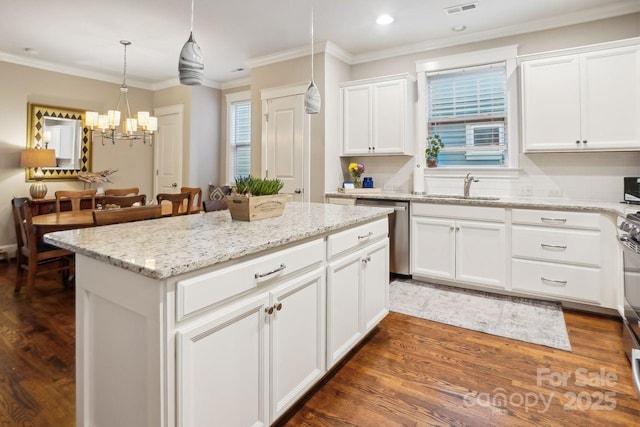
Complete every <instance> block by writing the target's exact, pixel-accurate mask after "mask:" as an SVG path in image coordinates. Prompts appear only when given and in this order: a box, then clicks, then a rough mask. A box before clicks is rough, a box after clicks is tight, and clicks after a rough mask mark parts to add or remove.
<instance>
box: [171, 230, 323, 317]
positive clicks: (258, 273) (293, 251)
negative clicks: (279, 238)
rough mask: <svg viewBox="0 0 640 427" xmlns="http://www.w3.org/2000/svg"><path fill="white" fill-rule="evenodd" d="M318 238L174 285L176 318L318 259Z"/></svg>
mask: <svg viewBox="0 0 640 427" xmlns="http://www.w3.org/2000/svg"><path fill="white" fill-rule="evenodd" d="M323 251H324V244H323V240H322V239H318V240H314V241H312V242H308V243H304V244H302V245H298V246H294V247H292V248H289V249H284V250H281V251H278V252H275V253H272V254H269V255H264V256H262V257H259V258H256V259H253V260H250V261H245V262H242V263H239V264H235V265H232V266H230V267H226V268H222V269H220V270H216V271H212V272H210V273H205V274H202V275H200V276H196V277H191V278H189V279H185V280H180V281H178V283H177V284H176V294H177V295H176V299H177V301H176V310H177V318H178V321H179V320H181V319H182V318H183V317H185V316H188V315H189V314H191V313H194V312H195V311H198V310H201V309H203V308H205V307H208V306H211V305H214V304H217V303H220V302H222V301H225V300H228V299H229V298H232V297H234V296H236V295H240V294H242V293H245V292H248V291H251V290H253V289H256V288H257V287H258V285H260V284H261V283H266V282H269V281H271V280H273V279H276V278H282V277H285V276H288V275H290V274H292V273H295V272H296V271H299V270H302V269H304V268H306V267H309V266H311V265H314V264H316V263H320V262H322V259H323Z"/></svg>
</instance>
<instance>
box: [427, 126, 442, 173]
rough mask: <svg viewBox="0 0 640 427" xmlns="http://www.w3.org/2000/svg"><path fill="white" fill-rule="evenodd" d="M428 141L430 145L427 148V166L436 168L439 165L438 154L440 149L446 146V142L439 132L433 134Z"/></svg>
mask: <svg viewBox="0 0 640 427" xmlns="http://www.w3.org/2000/svg"><path fill="white" fill-rule="evenodd" d="M427 142H428V143H429V146H428V147H427V149H426V150H425V154H426V156H427V167H429V168H435V167H437V166H438V155H439V154H440V150H441V149H442V148H444V142H442V139H440V135H438V134H435V135H433V136H431V137H430V138H429V139H428V141H427Z"/></svg>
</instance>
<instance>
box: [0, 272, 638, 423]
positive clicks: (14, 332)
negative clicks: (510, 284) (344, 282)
mask: <svg viewBox="0 0 640 427" xmlns="http://www.w3.org/2000/svg"><path fill="white" fill-rule="evenodd" d="M14 277H15V264H13V263H11V264H8V263H6V262H0V426H52V427H59V426H73V425H75V404H74V401H75V385H74V375H75V372H74V369H75V367H74V329H75V328H74V323H75V322H74V291H73V290H69V289H65V288H63V287H62V285H61V284H60V283H58V282H57V281H56V280H55V277H52V278H47V277H45V278H42V277H39V278H38V279H37V283H36V291H35V293H34V296H33V300H32V301H31V302H28V301H26V300H25V299H24V297H23V296H18V297H16V296H14V295H13V280H14ZM565 320H566V323H567V327H568V331H569V339H570V341H571V345H572V348H573V351H572V352H565V351H561V350H554V349H550V348H547V347H542V346H538V345H534V344H528V343H524V342H520V341H514V340H509V339H506V338H500V337H496V336H492V335H486V334H483V333H479V332H473V331H469V330H465V329H460V328H455V327H450V326H446V325H442V324H438V323H434V322H430V321H426V320H422V319H416V318H412V317H408V316H404V315H401V314H396V313H391V314H390V315H389V316H387V318H386V319H385V320H384V321H383V322H382V323H381V325H380V327H379V328H378V329H377V330H376V331H375V333H374V334H373V335H372V336H371V337H370V339H369V340H368V341H367V342H366V343H365V344H364V345H362V346H360V347H359V348H358V349H357V350H356V351H354V352H353V353H352V355H351V357H350V358H349V359H347V360H345V361H343V362H342V363H341V365H340V367H339V369H338V370H336V371H335V372H334V373H333V374H332V375H331V376H329V377H328V378H327V379H325V380H324V381H323V382H322V384H321V385H320V386H318V387H317V388H316V389H315V390H314V391H313V392H312V393H311V394H310V395H309V396H308V397H307V398H306V399H305V400H304V401H303V402H302V403H301V404H299V405H298V406H297V407H296V408H294V410H292V411H290V413H289V414H288V417H287V418H286V419H284V420H282V421H281V422H280V423H279V424H280V425H286V426H301V425H304V426H393V425H403V426H426V425H474V426H475V425H479V426H481V425H486V426H489V425H490V426H495V425H508V426H520V425H549V426H555V425H562V426H567V425H575V426H588V425H593V426H602V425H607V426H631V425H640V402H638V400H637V399H636V394H635V390H634V389H633V385H632V382H631V369H630V367H629V363H628V361H627V360H626V358H625V356H624V354H623V353H622V339H621V329H620V328H621V325H620V322H619V321H618V320H617V319H614V318H609V317H601V316H595V315H590V314H584V313H579V312H571V311H569V312H565ZM539 370H542V371H540V372H542V373H541V374H538V372H539ZM601 374H603V375H602V377H601ZM589 375H590V376H589ZM587 377H588V381H587V380H586V378H587ZM563 378H564V380H563ZM580 381H582V382H584V383H587V384H586V385H580ZM574 396H575V398H574ZM501 398H502V399H501ZM547 404H548V406H546V405H547ZM565 406H566V407H565Z"/></svg>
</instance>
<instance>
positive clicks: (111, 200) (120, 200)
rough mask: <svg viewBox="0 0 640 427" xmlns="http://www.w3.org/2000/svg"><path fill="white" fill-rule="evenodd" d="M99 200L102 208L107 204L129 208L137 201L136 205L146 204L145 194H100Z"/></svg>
mask: <svg viewBox="0 0 640 427" xmlns="http://www.w3.org/2000/svg"><path fill="white" fill-rule="evenodd" d="M99 200H100V204H101V205H102V208H103V209H104V208H105V206H108V205H115V206H117V207H119V208H130V207H132V206H133V205H134V204H135V203H138V206H145V205H146V204H147V195H146V194H135V195H132V196H102V197H100V199H99Z"/></svg>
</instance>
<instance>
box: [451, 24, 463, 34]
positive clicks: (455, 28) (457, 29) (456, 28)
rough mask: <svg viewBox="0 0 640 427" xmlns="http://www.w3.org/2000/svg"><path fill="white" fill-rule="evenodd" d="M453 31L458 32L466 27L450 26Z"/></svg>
mask: <svg viewBox="0 0 640 427" xmlns="http://www.w3.org/2000/svg"><path fill="white" fill-rule="evenodd" d="M451 29H452V30H453V31H456V32H460V31H464V30H466V29H467V27H465V26H464V25H456V26H455V27H451Z"/></svg>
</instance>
